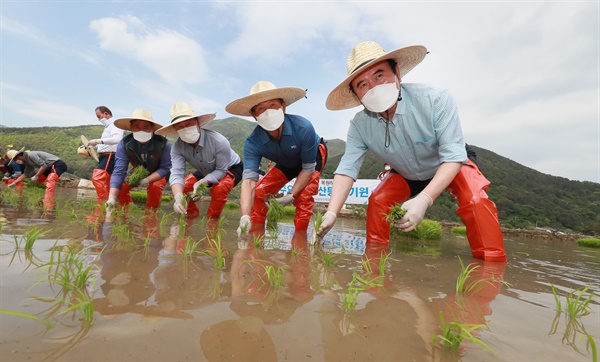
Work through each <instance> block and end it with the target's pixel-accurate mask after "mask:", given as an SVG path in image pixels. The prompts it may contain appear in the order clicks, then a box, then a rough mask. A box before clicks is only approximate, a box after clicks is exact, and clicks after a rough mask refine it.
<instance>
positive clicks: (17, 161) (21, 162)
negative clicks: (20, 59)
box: [15, 160, 23, 165]
mask: <svg viewBox="0 0 600 362" xmlns="http://www.w3.org/2000/svg"><path fill="white" fill-rule="evenodd" d="M15 162H16V163H18V164H19V165H22V164H23V161H21V160H15Z"/></svg>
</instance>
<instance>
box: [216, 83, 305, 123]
mask: <svg viewBox="0 0 600 362" xmlns="http://www.w3.org/2000/svg"><path fill="white" fill-rule="evenodd" d="M304 97H306V91H305V90H304V89H301V88H296V87H282V88H275V89H269V90H266V91H262V92H257V93H254V94H251V95H248V96H246V97H243V98H240V99H237V100H235V101H233V102H231V103H229V104H228V105H227V107H225V110H226V111H227V112H228V113H231V114H235V115H238V116H248V117H252V113H251V110H252V107H254V106H255V105H257V104H259V103H262V102H264V101H268V100H271V99H283V100H284V102H285V105H286V106H289V105H290V104H292V103H294V102H296V101H298V100H300V99H302V98H304Z"/></svg>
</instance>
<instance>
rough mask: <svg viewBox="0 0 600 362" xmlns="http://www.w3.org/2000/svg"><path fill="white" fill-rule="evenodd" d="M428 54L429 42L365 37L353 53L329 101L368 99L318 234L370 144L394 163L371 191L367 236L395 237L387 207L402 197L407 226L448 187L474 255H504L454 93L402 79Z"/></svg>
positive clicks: (343, 105)
mask: <svg viewBox="0 0 600 362" xmlns="http://www.w3.org/2000/svg"><path fill="white" fill-rule="evenodd" d="M426 54H427V50H426V49H425V47H423V46H410V47H406V48H401V49H396V50H394V51H391V52H386V51H384V50H383V48H382V47H381V46H380V45H379V44H377V43H375V42H373V41H367V42H362V43H359V44H358V45H356V46H355V47H354V49H353V50H352V52H351V53H350V55H349V56H348V60H347V63H346V66H347V71H348V76H347V77H346V79H345V80H344V81H343V82H342V83H340V84H339V85H338V86H337V87H335V88H334V89H333V91H331V93H330V94H329V96H328V97H327V102H326V106H327V108H328V109H330V110H341V109H348V108H352V107H356V106H359V105H362V106H364V109H363V110H362V111H360V112H358V113H357V114H356V116H355V117H354V119H353V120H352V121H351V123H350V128H349V130H348V138H347V144H346V151H345V154H344V156H343V158H342V160H341V161H340V164H339V166H338V168H337V170H336V171H335V178H334V182H333V189H332V195H331V200H330V203H329V207H328V209H327V212H326V214H325V215H324V217H323V223H322V224H321V227H320V228H319V230H318V235H319V236H321V237H323V236H324V235H325V234H326V233H327V232H328V231H329V230H330V229H331V228H332V227H333V224H334V223H335V220H336V216H337V215H338V213H339V211H340V209H341V208H342V206H343V204H344V202H345V200H346V198H347V197H348V194H349V192H350V189H351V187H352V184H353V182H354V180H355V179H356V178H357V176H358V172H359V170H360V166H361V163H362V161H363V159H364V155H365V152H367V150H371V151H373V152H374V153H375V154H376V155H378V156H379V157H380V158H382V159H383V161H384V162H386V163H388V164H389V165H390V166H391V167H392V170H391V172H390V174H389V175H388V176H387V177H386V178H385V179H384V180H383V181H382V182H381V183H380V184H379V186H378V187H377V188H376V189H375V190H374V191H373V193H372V195H371V196H370V197H369V206H368V208H367V241H368V242H374V243H384V244H387V243H388V242H389V234H390V229H389V222H388V221H387V220H386V218H385V217H384V216H383V215H385V214H387V213H389V211H390V207H391V206H392V205H394V204H398V203H401V202H404V203H403V204H402V208H404V209H405V210H406V214H405V216H404V217H402V218H401V219H400V220H397V221H395V222H394V226H395V227H396V228H398V229H399V230H401V231H405V232H409V231H411V230H413V229H414V228H415V227H417V226H418V225H419V224H420V223H421V221H422V220H423V217H424V215H425V212H426V211H427V209H428V208H429V207H430V206H431V205H432V204H433V201H434V200H435V199H436V198H437V197H438V196H439V195H440V193H442V192H443V191H444V189H447V190H448V191H449V192H450V194H451V195H453V196H454V197H455V198H456V199H457V200H458V204H459V208H458V210H457V214H458V215H459V216H460V217H461V219H462V221H463V223H464V224H465V226H466V227H467V237H468V239H469V243H470V245H471V250H472V254H473V256H474V257H476V258H481V259H484V260H487V261H498V262H504V261H506V253H505V251H504V240H503V238H502V231H501V229H500V224H499V222H498V212H497V210H496V206H495V205H494V203H493V202H492V201H490V200H489V199H488V197H487V194H486V192H485V190H487V188H488V187H489V185H490V182H489V181H488V180H486V179H485V177H484V176H483V175H482V174H481V172H480V171H479V169H478V168H477V165H475V163H474V162H473V161H471V160H470V159H469V158H468V157H467V151H466V149H465V146H466V144H465V141H464V139H463V135H462V130H461V125H460V119H459V117H458V108H457V106H456V103H455V102H454V99H453V98H452V96H451V95H450V94H449V92H448V91H447V90H446V89H442V88H439V87H435V86H430V85H423V84H405V83H402V84H401V77H402V76H405V75H406V74H407V73H408V72H409V71H410V70H411V69H412V68H414V67H415V66H416V65H417V64H419V63H420V62H421V61H422V60H423V59H424V58H425V55H426ZM407 199H408V200H407ZM405 200H407V201H405Z"/></svg>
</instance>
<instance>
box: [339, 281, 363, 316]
mask: <svg viewBox="0 0 600 362" xmlns="http://www.w3.org/2000/svg"><path fill="white" fill-rule="evenodd" d="M360 292H361V289H360V288H352V287H349V288H348V290H346V292H345V293H344V294H343V295H342V307H343V308H344V311H345V312H347V313H348V312H351V311H353V310H354V309H355V308H356V302H357V300H358V295H359V294H360Z"/></svg>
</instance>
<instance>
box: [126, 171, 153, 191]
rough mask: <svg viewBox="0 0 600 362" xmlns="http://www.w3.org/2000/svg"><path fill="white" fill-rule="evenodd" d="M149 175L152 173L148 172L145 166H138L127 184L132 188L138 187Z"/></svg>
mask: <svg viewBox="0 0 600 362" xmlns="http://www.w3.org/2000/svg"><path fill="white" fill-rule="evenodd" d="M149 175H150V171H148V170H146V168H145V167H143V166H138V167H136V168H134V169H133V172H132V173H131V174H130V175H129V178H128V180H127V184H128V185H129V186H131V187H136V186H138V185H139V184H140V183H141V182H142V180H143V179H145V178H146V177H148V176H149Z"/></svg>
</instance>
